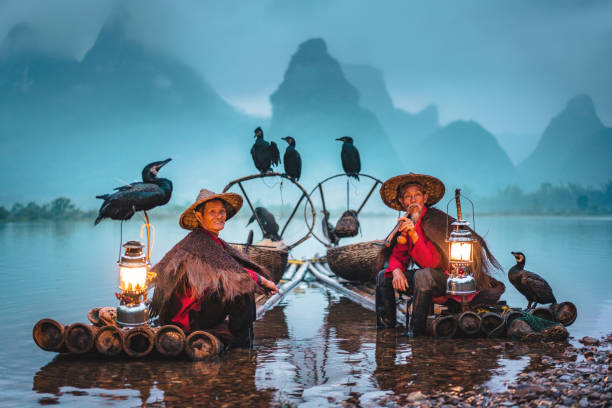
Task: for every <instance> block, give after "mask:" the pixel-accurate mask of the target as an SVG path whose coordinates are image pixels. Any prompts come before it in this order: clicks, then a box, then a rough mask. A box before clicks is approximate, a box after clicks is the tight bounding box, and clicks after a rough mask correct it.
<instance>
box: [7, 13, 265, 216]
mask: <svg viewBox="0 0 612 408" xmlns="http://www.w3.org/2000/svg"><path fill="white" fill-rule="evenodd" d="M35 44H36V41H35V33H32V32H31V31H30V30H29V29H28V27H26V26H18V27H15V28H14V29H13V30H12V32H11V33H9V35H8V36H7V37H6V39H5V41H4V43H3V44H2V45H1V46H0V135H1V137H2V139H3V152H2V160H1V161H0V172H1V173H2V174H3V175H4V176H5V180H8V181H9V183H5V187H4V188H3V190H2V193H1V195H0V203H2V202H4V203H7V202H8V203H11V202H13V201H22V202H25V201H28V200H30V199H36V200H48V199H52V198H55V197H58V196H69V197H71V198H75V199H76V201H77V203H78V204H79V205H81V206H83V207H85V208H88V207H89V206H90V205H93V204H97V200H95V199H94V196H95V195H96V194H100V193H104V192H107V191H109V190H110V189H111V188H113V187H115V186H117V185H119V184H121V181H119V180H118V179H123V180H125V181H128V182H129V181H134V180H136V179H138V178H139V177H140V171H141V169H142V167H143V166H144V165H145V164H146V163H148V162H150V161H154V160H160V159H164V158H167V157H172V158H173V159H174V161H173V162H172V163H171V164H169V165H168V166H167V167H166V168H164V170H163V175H164V176H167V177H169V178H171V179H173V180H174V181H175V194H174V198H175V199H176V200H178V201H179V202H184V201H185V200H192V199H193V196H195V192H197V191H198V189H199V188H201V187H203V186H204V185H207V186H210V188H215V189H220V188H222V187H223V185H224V184H225V183H226V182H227V180H229V179H231V178H233V177H238V176H240V175H244V174H245V173H247V172H250V171H251V167H252V165H251V163H250V155H249V149H250V145H251V143H252V140H253V139H252V134H253V129H254V127H255V126H256V125H258V124H262V125H264V126H265V125H266V123H262V121H261V120H259V119H256V118H252V117H248V116H246V115H243V114H241V113H239V112H237V111H236V110H234V109H233V108H232V107H231V106H230V105H229V104H227V103H226V102H225V101H224V100H223V99H222V98H221V97H220V96H219V95H218V94H217V93H216V92H215V91H214V90H213V89H212V88H211V87H210V86H209V85H208V84H207V82H206V81H205V80H204V79H203V78H202V77H201V76H200V75H199V74H198V73H196V72H195V71H194V70H192V69H191V68H189V67H187V66H185V65H183V64H181V63H179V62H177V61H175V60H174V59H171V58H169V57H166V56H164V55H160V54H157V53H155V52H153V51H151V50H150V49H147V48H145V47H143V46H141V45H139V44H136V43H134V42H132V41H130V40H129V38H128V37H127V36H125V35H124V32H123V24H122V20H121V18H120V17H117V18H115V19H112V20H110V21H109V22H108V23H107V24H106V25H105V26H104V27H103V29H102V30H101V32H100V34H99V36H98V38H97V41H96V42H95V44H94V46H93V47H92V48H91V49H90V50H89V51H88V52H87V54H86V55H85V57H84V58H83V60H82V61H76V60H73V59H67V58H60V57H54V56H49V55H45V54H42V53H40V52H39V51H38V50H37V49H36V47H35ZM30 45H31V46H30ZM236 146H244V147H243V148H241V149H236ZM221 155H226V156H227V157H228V158H232V159H233V160H219V157H222V156H221ZM219 174H225V175H227V176H226V177H224V178H223V180H218V179H219V176H218V175H219ZM173 200H174V199H173Z"/></svg>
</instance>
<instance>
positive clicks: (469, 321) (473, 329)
mask: <svg viewBox="0 0 612 408" xmlns="http://www.w3.org/2000/svg"><path fill="white" fill-rule="evenodd" d="M457 325H458V326H459V329H460V330H461V332H462V333H463V334H465V335H468V336H475V335H476V334H478V332H479V331H480V316H478V314H477V313H474V312H472V311H469V310H468V311H465V312H463V313H461V314H460V315H459V317H458V318H457Z"/></svg>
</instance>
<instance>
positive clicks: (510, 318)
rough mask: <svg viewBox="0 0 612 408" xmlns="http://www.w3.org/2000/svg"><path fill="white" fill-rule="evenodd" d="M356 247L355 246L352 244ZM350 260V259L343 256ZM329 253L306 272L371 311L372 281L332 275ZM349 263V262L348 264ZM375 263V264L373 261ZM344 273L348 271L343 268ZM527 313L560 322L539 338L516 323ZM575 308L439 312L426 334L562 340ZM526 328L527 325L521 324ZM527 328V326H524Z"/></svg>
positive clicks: (402, 311) (400, 318) (401, 318)
mask: <svg viewBox="0 0 612 408" xmlns="http://www.w3.org/2000/svg"><path fill="white" fill-rule="evenodd" d="M353 245H358V244H353ZM347 259H350V257H347ZM326 261H327V262H330V257H329V251H328V255H327V257H326V258H323V259H320V262H312V263H310V264H309V265H308V270H309V271H310V273H312V275H313V276H314V277H315V278H316V279H317V280H318V281H319V282H321V283H322V284H324V285H325V286H328V287H331V288H333V289H335V290H336V291H338V292H341V293H342V294H344V295H346V296H347V297H348V298H349V299H351V300H353V301H355V302H357V303H359V304H360V305H362V306H363V307H365V308H367V309H370V310H372V311H374V310H375V305H376V302H375V283H374V279H373V278H368V279H363V280H360V279H357V280H347V279H346V278H344V276H347V274H346V273H343V275H344V276H339V275H340V274H337V273H334V272H337V271H332V269H331V267H330V265H329V264H328V263H327V262H326ZM350 262H352V260H351V261H350ZM372 263H373V262H370V263H366V264H365V266H364V267H363V271H362V272H353V273H352V274H351V275H350V276H351V277H360V276H363V277H366V276H371V275H370V273H371V272H370V268H371V265H372ZM374 263H375V262H374ZM344 270H346V271H348V270H349V269H348V268H346V269H344ZM407 304H408V302H404V303H403V305H401V306H398V310H397V322H398V323H399V324H401V325H404V326H406V325H407V324H406V323H407V315H408V313H407V312H408V311H407ZM527 314H530V315H533V316H535V317H536V318H540V319H545V320H546V321H548V322H553V323H560V324H561V325H556V326H553V327H551V328H550V329H547V330H548V331H547V330H544V331H543V332H542V334H541V335H540V336H537V334H538V333H534V332H533V330H526V329H525V327H524V325H520V324H519V323H524V322H523V321H522V320H519V321H517V322H516V323H514V322H515V320H517V319H518V318H520V317H523V316H525V315H527ZM577 314H578V312H577V309H576V306H575V305H574V304H573V303H571V302H562V303H559V304H556V305H551V306H542V307H538V308H536V309H534V310H532V311H531V312H530V313H527V312H525V311H523V310H521V309H520V308H510V307H507V306H505V305H503V304H500V305H498V306H492V307H486V308H485V307H478V308H477V309H476V310H473V311H464V312H461V313H448V312H446V311H443V310H442V311H441V312H440V313H437V314H432V315H430V316H429V317H428V319H427V326H426V327H427V333H428V335H429V336H431V337H437V338H453V337H470V338H474V337H488V338H504V337H512V338H523V337H525V336H526V337H527V339H533V340H537V339H541V338H545V339H546V338H550V339H553V340H564V339H565V338H567V337H568V333H567V330H566V329H565V327H567V326H570V325H571V324H572V323H574V321H575V320H576V317H577ZM525 325H527V323H525ZM527 326H528V325H527Z"/></svg>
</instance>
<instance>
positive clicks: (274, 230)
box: [247, 207, 281, 241]
mask: <svg viewBox="0 0 612 408" xmlns="http://www.w3.org/2000/svg"><path fill="white" fill-rule="evenodd" d="M255 214H257V218H259V222H260V223H261V227H262V228H263V237H264V239H266V238H267V239H270V240H272V241H280V239H281V238H280V236H279V235H278V224H277V223H276V220H275V219H274V215H273V214H272V213H271V212H270V211H268V210H266V209H265V208H264V207H255ZM255 214H253V215H251V218H250V219H249V222H248V223H247V225H249V224H250V223H252V222H253V221H255Z"/></svg>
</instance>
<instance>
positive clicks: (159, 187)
mask: <svg viewBox="0 0 612 408" xmlns="http://www.w3.org/2000/svg"><path fill="white" fill-rule="evenodd" d="M170 160H172V159H166V160H164V161H158V162H153V163H149V164H147V165H146V166H145V168H144V169H142V183H140V182H139V183H132V184H129V185H127V186H121V187H117V188H115V190H117V191H116V192H114V193H112V194H103V195H99V196H96V198H100V199H102V200H104V202H103V203H102V206H101V207H100V211H99V212H98V218H96V221H95V223H94V225H97V224H98V223H99V222H100V221H102V219H104V218H110V219H113V220H129V219H130V218H132V216H133V215H134V213H135V212H136V211H147V210H150V209H152V208H154V207H159V206H161V205H164V204H166V203H167V202H168V201H170V197H171V196H172V182H171V181H170V180H168V179H165V178H157V173H158V172H159V170H160V169H161V168H162V167H164V166H165V165H166V164H167V163H168V162H169V161H170Z"/></svg>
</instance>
